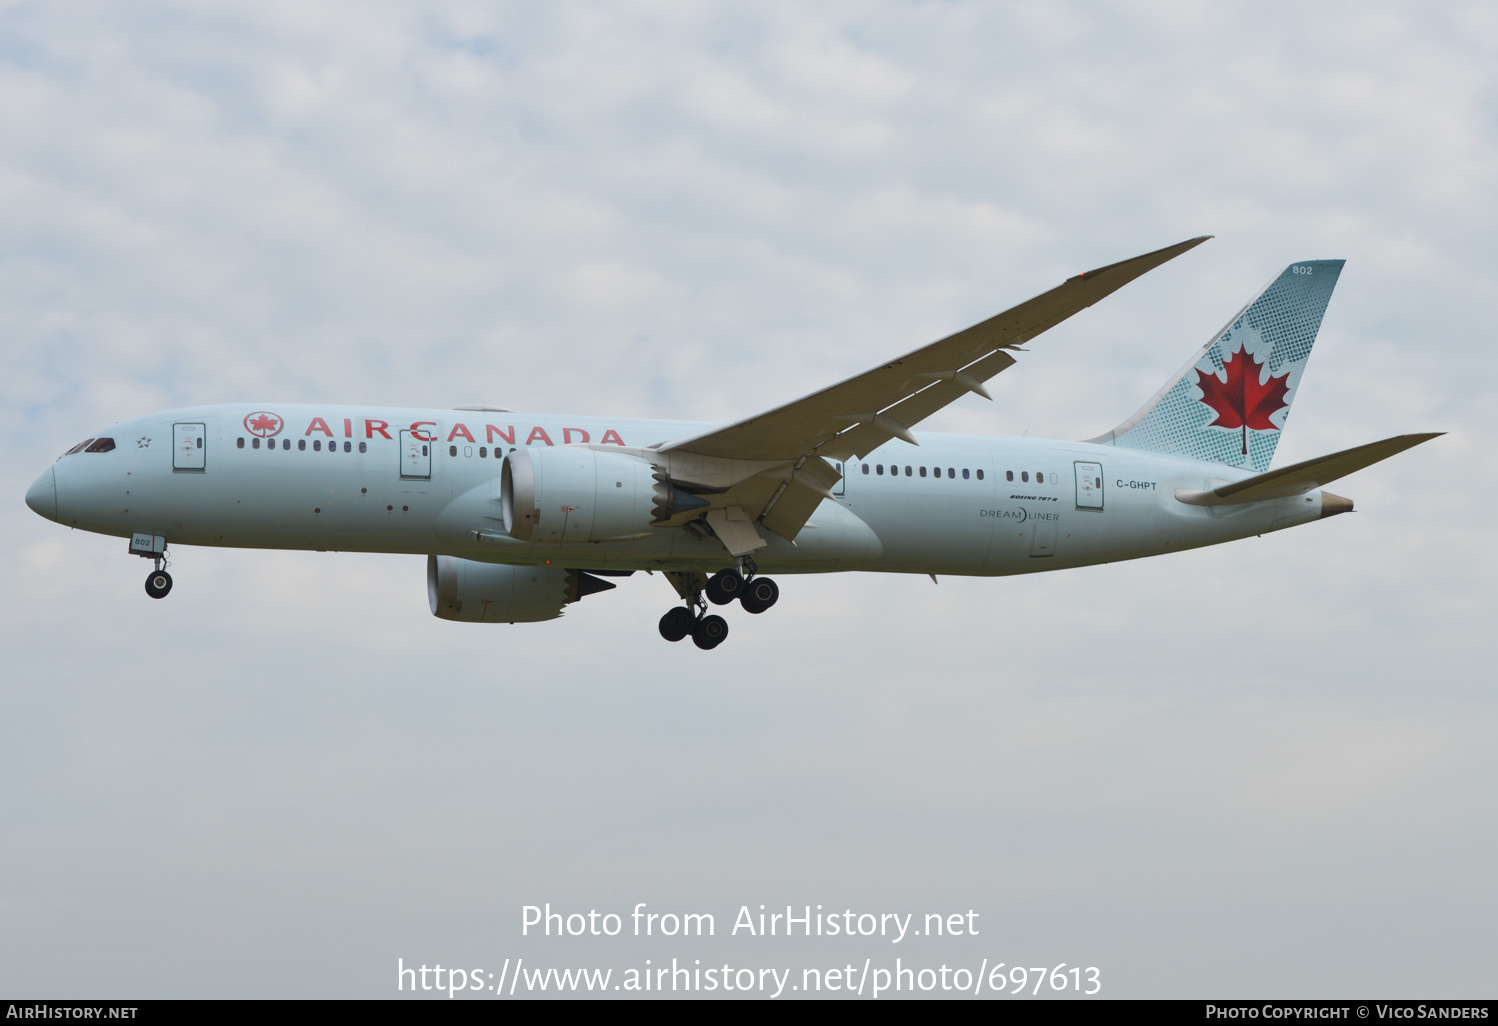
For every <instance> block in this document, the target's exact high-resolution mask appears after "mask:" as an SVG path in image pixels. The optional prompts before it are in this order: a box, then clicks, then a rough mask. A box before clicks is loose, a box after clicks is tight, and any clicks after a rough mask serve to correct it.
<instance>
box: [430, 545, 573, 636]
mask: <svg viewBox="0 0 1498 1026" xmlns="http://www.w3.org/2000/svg"><path fill="white" fill-rule="evenodd" d="M575 574H577V571H576V570H564V569H561V568H560V567H552V566H506V565H504V564H500V563H480V562H477V561H475V560H472V559H459V558H458V557H456V556H428V557H427V598H428V600H429V601H430V602H431V606H432V615H433V616H438V617H441V618H442V619H444V620H466V621H468V622H470V623H535V622H537V621H540V620H555V619H556V618H557V617H559V616H561V615H562V607H563V606H564V605H566V604H567V603H568V602H575V601H577V599H576V597H569V591H573V592H575V582H573V581H571V580H569V575H575ZM569 585H571V586H572V587H569Z"/></svg>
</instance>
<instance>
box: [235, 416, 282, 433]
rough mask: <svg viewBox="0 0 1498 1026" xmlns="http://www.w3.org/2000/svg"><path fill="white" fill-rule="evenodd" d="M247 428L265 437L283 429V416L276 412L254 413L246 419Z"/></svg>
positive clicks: (250, 431)
mask: <svg viewBox="0 0 1498 1026" xmlns="http://www.w3.org/2000/svg"><path fill="white" fill-rule="evenodd" d="M244 426H245V430H247V431H248V432H249V433H250V434H252V435H259V436H260V437H261V438H265V437H267V436H269V435H274V434H276V433H277V432H279V431H280V430H281V418H280V417H278V416H276V415H275V414H274V413H252V414H250V415H249V416H248V417H246V418H245V419H244Z"/></svg>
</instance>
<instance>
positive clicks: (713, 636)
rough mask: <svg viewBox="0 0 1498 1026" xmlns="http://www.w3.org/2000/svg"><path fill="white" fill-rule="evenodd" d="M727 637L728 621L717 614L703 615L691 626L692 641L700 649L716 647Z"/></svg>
mask: <svg viewBox="0 0 1498 1026" xmlns="http://www.w3.org/2000/svg"><path fill="white" fill-rule="evenodd" d="M726 637H728V621H727V620H725V619H723V618H722V617H721V616H718V615H717V614H713V615H710V616H704V617H703V618H702V619H700V620H698V621H697V626H695V627H693V628H692V643H693V644H694V645H696V646H697V647H698V648H701V649H709V648H717V647H718V646H719V645H721V644H723V639H724V638H726Z"/></svg>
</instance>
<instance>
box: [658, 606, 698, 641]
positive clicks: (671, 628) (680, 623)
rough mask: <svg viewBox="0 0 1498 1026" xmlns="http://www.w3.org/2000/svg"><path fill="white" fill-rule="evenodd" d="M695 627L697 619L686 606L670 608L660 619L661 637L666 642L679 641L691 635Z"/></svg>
mask: <svg viewBox="0 0 1498 1026" xmlns="http://www.w3.org/2000/svg"><path fill="white" fill-rule="evenodd" d="M696 626H697V618H696V617H695V616H693V615H692V611H691V610H690V609H688V608H687V607H686V606H672V607H671V608H670V609H668V610H666V615H665V616H663V617H661V637H663V638H665V639H666V640H667V641H680V640H681V639H682V638H684V637H686V636H687V635H688V634H691V633H692V628H693V627H696Z"/></svg>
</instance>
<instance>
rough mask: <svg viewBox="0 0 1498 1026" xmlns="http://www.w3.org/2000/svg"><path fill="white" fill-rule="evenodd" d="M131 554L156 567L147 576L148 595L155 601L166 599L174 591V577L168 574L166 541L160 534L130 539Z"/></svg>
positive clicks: (137, 536) (138, 534)
mask: <svg viewBox="0 0 1498 1026" xmlns="http://www.w3.org/2000/svg"><path fill="white" fill-rule="evenodd" d="M130 554H131V555H132V556H142V557H144V558H146V559H149V560H150V561H151V565H152V566H154V567H155V569H153V570H152V571H151V572H150V573H148V574H146V594H147V595H149V596H151V597H152V598H153V599H161V598H166V596H167V593H168V592H170V591H171V590H172V575H171V574H169V573H167V572H166V568H167V566H168V565H169V564H168V563H167V558H166V539H165V538H164V537H162V536H161V535H159V534H141V533H139V532H137V533H136V534H134V535H132V536H131V537H130Z"/></svg>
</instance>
